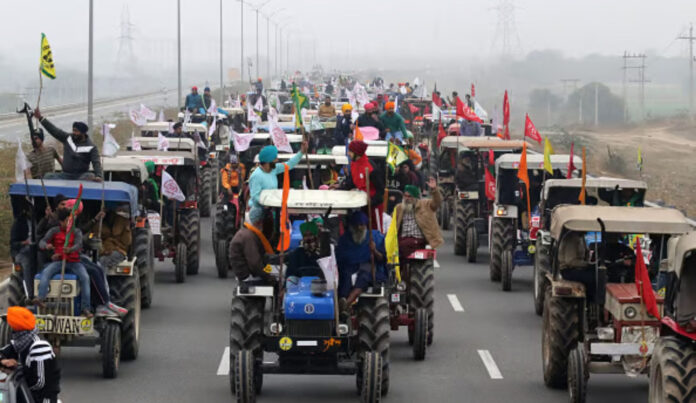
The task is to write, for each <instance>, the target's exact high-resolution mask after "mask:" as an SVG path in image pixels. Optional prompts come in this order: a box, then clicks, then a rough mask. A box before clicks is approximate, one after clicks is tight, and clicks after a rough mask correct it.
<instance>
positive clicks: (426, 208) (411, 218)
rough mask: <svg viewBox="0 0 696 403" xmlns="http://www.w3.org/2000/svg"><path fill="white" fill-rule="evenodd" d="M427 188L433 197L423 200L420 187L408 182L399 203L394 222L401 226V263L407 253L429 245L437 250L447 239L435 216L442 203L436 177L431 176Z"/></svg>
mask: <svg viewBox="0 0 696 403" xmlns="http://www.w3.org/2000/svg"><path fill="white" fill-rule="evenodd" d="M428 188H429V189H430V194H431V196H432V199H421V194H420V189H418V188H417V187H416V186H413V185H407V186H406V187H405V191H404V200H403V201H402V202H401V204H399V205H397V206H396V209H395V216H394V217H392V225H396V226H397V229H398V234H399V260H400V261H401V262H405V261H406V258H407V257H408V255H410V254H411V253H413V252H414V251H416V250H418V249H424V248H425V246H426V245H430V247H431V248H433V249H437V248H438V247H439V246H440V245H442V244H443V242H444V240H443V238H442V233H441V232H440V226H439V225H438V223H437V217H436V216H435V213H436V212H437V210H438V209H439V208H440V205H441V204H442V194H441V193H440V190H439V189H438V188H437V182H435V178H430V180H429V181H428Z"/></svg>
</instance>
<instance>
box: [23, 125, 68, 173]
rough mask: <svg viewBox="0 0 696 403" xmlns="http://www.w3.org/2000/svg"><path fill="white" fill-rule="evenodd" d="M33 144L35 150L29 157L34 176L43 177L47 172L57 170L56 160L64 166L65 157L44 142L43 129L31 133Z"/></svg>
mask: <svg viewBox="0 0 696 403" xmlns="http://www.w3.org/2000/svg"><path fill="white" fill-rule="evenodd" d="M31 145H32V148H33V150H31V152H30V153H29V154H28V155H27V159H28V160H29V162H30V163H31V177H32V178H34V179H37V178H43V177H44V175H46V174H47V173H51V172H55V165H54V163H53V161H54V160H56V161H58V163H60V165H61V166H63V159H62V158H60V155H58V151H56V149H55V148H53V147H52V146H47V145H45V144H44V133H43V130H41V129H39V130H37V131H36V132H34V133H32V134H31Z"/></svg>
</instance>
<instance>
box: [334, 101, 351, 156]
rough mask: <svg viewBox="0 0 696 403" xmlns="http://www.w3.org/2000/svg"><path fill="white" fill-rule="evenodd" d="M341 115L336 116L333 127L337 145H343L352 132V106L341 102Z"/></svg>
mask: <svg viewBox="0 0 696 403" xmlns="http://www.w3.org/2000/svg"><path fill="white" fill-rule="evenodd" d="M341 112H343V115H338V117H337V118H336V128H335V129H334V141H335V142H336V144H335V145H337V146H345V145H346V143H347V142H348V139H350V135H351V133H353V118H352V114H353V107H352V106H350V104H343V106H342V107H341Z"/></svg>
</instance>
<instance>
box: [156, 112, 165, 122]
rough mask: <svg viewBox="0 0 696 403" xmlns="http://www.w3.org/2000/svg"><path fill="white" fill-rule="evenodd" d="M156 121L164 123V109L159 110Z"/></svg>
mask: <svg viewBox="0 0 696 403" xmlns="http://www.w3.org/2000/svg"><path fill="white" fill-rule="evenodd" d="M157 121H158V122H164V109H160V113H159V118H158V119H157Z"/></svg>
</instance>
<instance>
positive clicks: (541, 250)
mask: <svg viewBox="0 0 696 403" xmlns="http://www.w3.org/2000/svg"><path fill="white" fill-rule="evenodd" d="M536 244H537V245H536V246H537V247H536V253H535V254H534V274H533V278H534V287H533V292H534V312H536V314H537V315H539V316H541V314H542V313H543V312H544V296H545V295H546V288H547V287H548V282H547V280H546V273H548V272H549V271H550V266H551V262H550V260H551V259H550V257H549V252H548V249H547V248H545V247H542V246H541V240H540V239H537V243H536Z"/></svg>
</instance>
